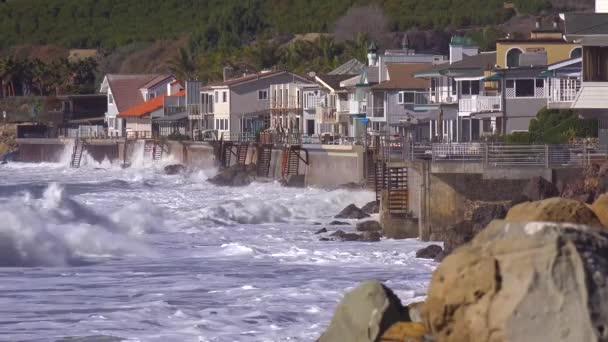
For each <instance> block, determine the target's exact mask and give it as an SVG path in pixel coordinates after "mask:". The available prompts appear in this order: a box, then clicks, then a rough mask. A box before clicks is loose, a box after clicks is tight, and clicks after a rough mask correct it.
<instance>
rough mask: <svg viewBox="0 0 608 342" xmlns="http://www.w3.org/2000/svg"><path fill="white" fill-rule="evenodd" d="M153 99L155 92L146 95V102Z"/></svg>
mask: <svg viewBox="0 0 608 342" xmlns="http://www.w3.org/2000/svg"><path fill="white" fill-rule="evenodd" d="M155 97H156V93H155V92H153V91H152V92H149V93H148V100H152V99H153V98H155Z"/></svg>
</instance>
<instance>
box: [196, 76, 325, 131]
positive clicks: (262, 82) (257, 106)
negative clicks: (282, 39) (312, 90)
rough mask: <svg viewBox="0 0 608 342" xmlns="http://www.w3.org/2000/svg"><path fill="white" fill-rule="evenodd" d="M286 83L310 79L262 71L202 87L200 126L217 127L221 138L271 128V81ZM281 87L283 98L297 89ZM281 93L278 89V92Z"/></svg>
mask: <svg viewBox="0 0 608 342" xmlns="http://www.w3.org/2000/svg"><path fill="white" fill-rule="evenodd" d="M289 83H303V84H310V83H313V82H312V81H310V80H308V79H307V78H305V77H302V76H299V75H296V74H294V73H291V72H288V71H264V72H261V73H257V74H253V75H245V76H242V77H237V78H233V79H226V80H224V81H222V82H216V83H211V84H208V85H207V86H205V87H202V88H201V101H200V107H201V110H200V115H201V117H202V119H200V120H201V121H202V122H203V125H204V126H203V127H202V128H203V129H213V130H216V131H217V132H218V137H222V136H223V138H224V139H230V136H231V134H232V135H236V134H239V133H249V134H255V133H257V132H259V131H260V130H264V129H268V128H270V127H271V122H270V121H271V95H270V90H271V85H276V84H281V85H285V84H289ZM273 89H277V90H278V89H279V88H273ZM294 89H295V88H294ZM281 90H287V94H286V97H285V98H286V99H289V98H290V96H292V95H296V96H297V93H296V94H290V93H289V87H283V88H281ZM283 94H284V93H281V96H283ZM300 95H302V94H300ZM277 98H278V94H277ZM286 104H288V102H286ZM196 118H197V119H198V117H196Z"/></svg>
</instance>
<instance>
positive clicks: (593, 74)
mask: <svg viewBox="0 0 608 342" xmlns="http://www.w3.org/2000/svg"><path fill="white" fill-rule="evenodd" d="M606 60H608V46H586V47H585V48H584V49H583V82H607V81H608V63H606Z"/></svg>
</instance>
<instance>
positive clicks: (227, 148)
mask: <svg viewBox="0 0 608 342" xmlns="http://www.w3.org/2000/svg"><path fill="white" fill-rule="evenodd" d="M232 146H233V144H232V142H231V141H223V142H221V145H220V156H219V157H220V166H221V167H222V168H229V167H230V164H231V159H232Z"/></svg>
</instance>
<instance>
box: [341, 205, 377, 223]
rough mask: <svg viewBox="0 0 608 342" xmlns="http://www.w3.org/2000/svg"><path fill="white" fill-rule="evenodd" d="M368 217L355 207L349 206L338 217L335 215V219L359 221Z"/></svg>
mask: <svg viewBox="0 0 608 342" xmlns="http://www.w3.org/2000/svg"><path fill="white" fill-rule="evenodd" d="M367 217H369V215H368V214H366V213H364V212H363V211H362V210H361V209H359V208H358V207H357V206H356V205H354V204H351V205H349V206H348V207H346V208H344V210H342V211H341V212H340V213H339V214H338V215H336V218H337V219H355V220H360V219H364V218H367Z"/></svg>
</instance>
